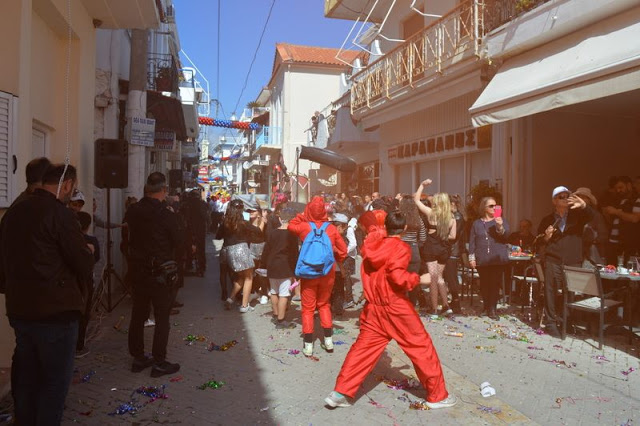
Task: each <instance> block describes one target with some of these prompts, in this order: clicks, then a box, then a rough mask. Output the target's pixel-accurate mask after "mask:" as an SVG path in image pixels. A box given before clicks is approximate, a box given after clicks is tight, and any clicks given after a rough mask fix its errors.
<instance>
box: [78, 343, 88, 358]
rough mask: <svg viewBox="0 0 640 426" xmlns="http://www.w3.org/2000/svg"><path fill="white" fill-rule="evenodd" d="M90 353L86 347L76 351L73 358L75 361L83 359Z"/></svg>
mask: <svg viewBox="0 0 640 426" xmlns="http://www.w3.org/2000/svg"><path fill="white" fill-rule="evenodd" d="M90 353H91V351H90V350H89V348H87V347H86V346H85V347H84V348H82V349H76V355H75V358H76V359H80V358H84V357H85V356H87V355H89V354H90Z"/></svg>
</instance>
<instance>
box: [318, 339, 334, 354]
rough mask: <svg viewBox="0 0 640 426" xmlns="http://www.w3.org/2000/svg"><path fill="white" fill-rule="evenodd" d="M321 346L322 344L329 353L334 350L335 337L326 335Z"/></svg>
mask: <svg viewBox="0 0 640 426" xmlns="http://www.w3.org/2000/svg"><path fill="white" fill-rule="evenodd" d="M320 346H322V349H324V350H325V351H327V352H329V353H331V352H333V338H332V337H325V338H324V342H322V344H321V345H320Z"/></svg>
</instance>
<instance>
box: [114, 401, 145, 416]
mask: <svg viewBox="0 0 640 426" xmlns="http://www.w3.org/2000/svg"><path fill="white" fill-rule="evenodd" d="M137 412H138V407H136V406H135V405H133V404H132V403H130V402H128V403H125V404H120V405H118V408H116V410H115V411H114V412H113V413H109V415H110V416H116V415H117V416H121V415H123V414H131V415H134V414H136V413H137Z"/></svg>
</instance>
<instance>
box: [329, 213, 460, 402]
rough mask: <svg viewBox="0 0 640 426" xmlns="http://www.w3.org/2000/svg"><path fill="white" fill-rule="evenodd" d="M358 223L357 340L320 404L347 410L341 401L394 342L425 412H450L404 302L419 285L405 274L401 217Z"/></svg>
mask: <svg viewBox="0 0 640 426" xmlns="http://www.w3.org/2000/svg"><path fill="white" fill-rule="evenodd" d="M385 216H386V217H385ZM358 222H359V224H360V226H361V227H362V228H363V231H365V232H367V233H368V235H367V237H366V239H365V241H364V244H363V246H362V251H361V254H362V265H361V268H360V274H361V278H362V287H363V289H364V295H365V299H366V301H367V302H366V304H365V306H364V308H363V310H362V314H361V315H360V334H359V335H358V339H357V340H356V341H355V343H354V344H353V346H352V347H351V350H349V353H348V354H347V357H346V358H345V360H344V364H342V369H341V370H340V374H339V375H338V378H337V380H336V385H335V388H334V391H333V392H331V394H330V395H329V396H328V397H327V398H325V400H324V401H325V403H326V404H327V405H328V406H330V407H334V408H335V407H348V406H350V405H351V404H350V403H349V401H348V400H347V397H349V398H353V397H354V396H355V394H356V392H357V390H358V388H359V387H360V385H361V384H362V382H363V381H364V379H365V378H366V377H367V375H368V374H369V373H370V372H371V370H373V367H375V365H376V363H377V362H378V359H379V358H380V356H381V355H382V352H383V351H384V349H385V348H386V346H387V344H388V343H389V341H390V340H391V339H394V340H395V341H396V342H398V345H399V346H400V347H401V348H402V350H403V351H404V353H406V354H407V356H408V357H409V359H411V362H412V363H413V367H414V368H415V370H416V374H417V375H418V379H419V380H420V383H421V384H422V386H423V387H424V388H425V389H426V391H427V397H426V404H427V406H428V407H429V408H431V409H436V408H447V407H452V406H454V405H455V404H456V403H457V398H456V397H455V396H454V395H452V394H449V393H448V392H447V389H446V386H445V382H444V376H443V374H442V367H441V365H440V360H439V359H438V354H437V353H436V350H435V348H434V347H433V343H432V341H431V337H430V336H429V334H428V333H427V331H426V330H425V328H424V325H423V324H422V321H421V320H420V317H419V316H418V314H417V313H416V310H415V309H414V308H413V306H412V305H411V302H410V301H409V299H408V298H407V292H408V291H410V290H411V289H412V288H413V287H415V286H416V285H419V282H420V277H419V276H418V275H417V274H415V273H413V272H408V271H407V266H408V265H409V261H410V260H411V248H410V247H409V245H408V244H407V243H405V242H404V241H402V240H401V239H400V235H401V234H402V233H403V232H404V229H405V228H406V220H405V218H404V216H403V214H402V213H400V212H393V213H390V214H389V215H388V216H387V215H386V213H385V212H383V211H380V210H377V211H370V212H366V213H364V214H363V215H362V216H360V219H359V220H358ZM381 223H384V225H381ZM385 227H386V230H385ZM387 233H388V234H387Z"/></svg>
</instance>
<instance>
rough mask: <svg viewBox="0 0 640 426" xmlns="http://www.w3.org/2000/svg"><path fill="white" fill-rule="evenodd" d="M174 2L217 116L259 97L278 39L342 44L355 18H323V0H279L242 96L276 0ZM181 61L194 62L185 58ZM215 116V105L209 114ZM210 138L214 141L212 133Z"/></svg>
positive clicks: (184, 39) (181, 34)
mask: <svg viewBox="0 0 640 426" xmlns="http://www.w3.org/2000/svg"><path fill="white" fill-rule="evenodd" d="M218 1H220V52H219V53H220V75H219V76H218V75H217V60H218V28H217V26H218V25H217V24H218ZM173 3H174V7H175V15H176V23H177V27H178V35H179V37H180V46H181V48H182V50H183V51H185V52H186V54H187V55H188V56H189V57H190V58H191V60H192V61H193V62H194V63H195V65H196V66H197V67H198V69H199V70H200V71H201V72H202V74H203V75H204V78H206V79H207V80H208V81H209V87H210V94H211V98H212V99H218V100H219V101H220V103H221V105H222V108H221V110H219V112H218V118H229V117H230V116H231V114H232V113H233V112H235V113H236V115H237V116H238V117H240V115H241V114H242V109H243V108H245V107H246V105H247V103H248V102H250V101H253V100H255V99H256V97H257V96H258V94H259V92H260V90H261V88H262V87H264V86H265V85H266V84H267V83H268V82H269V79H270V77H271V70H272V67H273V59H274V55H275V45H276V43H278V42H286V43H292V44H302V45H308V46H322V47H336V48H338V47H340V46H341V45H342V43H343V41H344V40H345V38H346V37H347V35H348V34H349V31H350V30H351V27H352V25H353V21H346V20H340V19H329V18H325V17H324V0H275V5H274V7H273V11H272V13H271V18H270V20H269V24H268V26H267V28H266V31H265V33H264V37H263V40H262V43H261V45H260V49H259V50H258V52H257V56H256V60H255V63H254V65H253V69H252V71H251V74H250V75H249V80H248V83H247V87H246V89H245V90H244V93H243V94H242V97H240V94H241V92H242V88H243V85H244V80H245V78H246V76H247V72H248V71H249V66H250V65H251V60H252V58H253V55H254V53H255V52H256V48H257V46H258V41H259V39H260V34H261V33H262V30H263V28H264V24H265V21H266V19H267V15H268V13H269V9H270V8H271V4H272V0H242V1H240V0H173ZM349 45H350V43H347V45H345V46H349ZM183 66H190V64H189V63H188V61H186V60H184V59H183ZM218 78H219V81H220V86H219V87H217V84H216V81H217V80H218ZM200 81H202V79H200ZM236 104H238V107H237V110H235V111H234V108H235V105H236ZM223 111H224V113H223ZM214 115H215V107H214V105H212V111H211V116H212V117H213V116H214ZM210 139H211V140H212V141H213V140H214V139H213V137H212V135H210Z"/></svg>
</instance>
